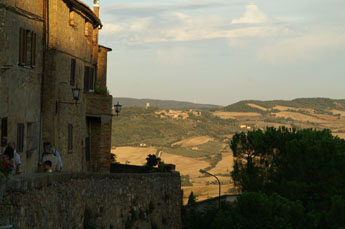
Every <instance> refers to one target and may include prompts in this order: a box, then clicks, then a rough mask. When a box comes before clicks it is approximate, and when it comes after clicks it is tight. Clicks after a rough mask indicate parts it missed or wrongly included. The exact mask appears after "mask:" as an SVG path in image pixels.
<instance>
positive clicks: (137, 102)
mask: <svg viewBox="0 0 345 229" xmlns="http://www.w3.org/2000/svg"><path fill="white" fill-rule="evenodd" d="M113 101H114V103H117V102H119V103H120V104H122V105H123V106H125V107H146V104H147V103H150V106H151V107H158V108H159V109H165V110H170V109H172V110H189V109H195V110H214V109H219V108H221V107H222V106H219V105H212V104H199V103H191V102H181V101H175V100H159V99H135V98H126V97H116V98H113Z"/></svg>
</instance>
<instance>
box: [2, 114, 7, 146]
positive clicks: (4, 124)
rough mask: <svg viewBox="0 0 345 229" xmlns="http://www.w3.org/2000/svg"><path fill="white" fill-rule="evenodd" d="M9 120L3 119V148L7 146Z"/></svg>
mask: <svg viewBox="0 0 345 229" xmlns="http://www.w3.org/2000/svg"><path fill="white" fill-rule="evenodd" d="M7 122H8V121H7V118H3V119H1V147H5V146H6V145H7V125H8V123H7Z"/></svg>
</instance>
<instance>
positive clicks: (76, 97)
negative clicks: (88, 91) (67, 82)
mask: <svg viewBox="0 0 345 229" xmlns="http://www.w3.org/2000/svg"><path fill="white" fill-rule="evenodd" d="M72 96H73V100H74V101H75V102H74V103H71V102H58V101H57V100H56V103H55V114H57V113H58V104H59V103H64V104H78V103H77V101H78V100H79V97H80V88H77V87H75V88H72Z"/></svg>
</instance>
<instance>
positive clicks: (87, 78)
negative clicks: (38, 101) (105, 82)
mask: <svg viewBox="0 0 345 229" xmlns="http://www.w3.org/2000/svg"><path fill="white" fill-rule="evenodd" d="M89 84H90V68H89V67H87V66H85V69H84V92H89V88H90V85H89Z"/></svg>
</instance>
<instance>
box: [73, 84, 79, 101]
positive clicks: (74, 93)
mask: <svg viewBox="0 0 345 229" xmlns="http://www.w3.org/2000/svg"><path fill="white" fill-rule="evenodd" d="M72 95H73V99H74V100H75V101H78V100H79V96H80V88H77V87H76V88H73V89H72Z"/></svg>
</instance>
